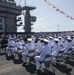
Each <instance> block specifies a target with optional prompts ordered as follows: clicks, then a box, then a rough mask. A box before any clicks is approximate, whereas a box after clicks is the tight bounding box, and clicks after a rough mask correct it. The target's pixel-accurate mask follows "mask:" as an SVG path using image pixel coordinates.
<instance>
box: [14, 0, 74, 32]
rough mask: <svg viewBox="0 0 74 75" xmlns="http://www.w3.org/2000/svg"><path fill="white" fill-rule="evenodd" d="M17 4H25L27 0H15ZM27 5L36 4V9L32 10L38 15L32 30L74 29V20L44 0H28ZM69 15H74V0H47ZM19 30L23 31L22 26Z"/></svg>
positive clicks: (33, 13)
mask: <svg viewBox="0 0 74 75" xmlns="http://www.w3.org/2000/svg"><path fill="white" fill-rule="evenodd" d="M15 1H16V3H17V5H19V4H21V6H24V4H25V0H15ZM26 1H27V5H30V6H36V9H35V10H34V11H32V12H31V15H33V16H36V17H37V21H36V22H35V23H34V25H33V26H32V28H34V29H33V30H32V31H34V32H48V31H49V32H52V31H58V25H59V31H72V30H74V20H71V19H70V18H67V17H65V16H64V15H63V14H61V13H58V12H56V9H55V8H53V7H52V6H51V5H48V4H46V3H45V2H44V0H26ZM47 1H48V2H50V3H51V4H53V5H54V6H56V7H57V8H59V9H60V10H62V11H63V12H65V13H66V14H67V15H70V16H71V17H74V0H47ZM22 17H23V16H22ZM18 31H23V29H22V27H19V28H18Z"/></svg>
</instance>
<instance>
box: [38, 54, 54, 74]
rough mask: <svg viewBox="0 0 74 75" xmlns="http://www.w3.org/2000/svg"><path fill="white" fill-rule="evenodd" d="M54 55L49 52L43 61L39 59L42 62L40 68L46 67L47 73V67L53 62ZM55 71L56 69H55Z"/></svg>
mask: <svg viewBox="0 0 74 75" xmlns="http://www.w3.org/2000/svg"><path fill="white" fill-rule="evenodd" d="M51 59H52V56H51V55H49V54H47V55H46V56H45V57H44V59H43V61H39V62H40V64H41V66H40V68H39V69H41V70H42V69H44V70H45V73H47V71H48V70H47V68H48V67H49V66H50V64H51V63H52V60H51ZM54 73H55V71H54Z"/></svg>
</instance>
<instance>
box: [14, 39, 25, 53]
mask: <svg viewBox="0 0 74 75" xmlns="http://www.w3.org/2000/svg"><path fill="white" fill-rule="evenodd" d="M23 51H24V50H23V46H22V42H21V41H20V39H17V41H16V43H15V49H14V50H13V54H14V53H15V52H18V53H19V54H21V53H22V52H23Z"/></svg>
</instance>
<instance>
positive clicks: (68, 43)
mask: <svg viewBox="0 0 74 75" xmlns="http://www.w3.org/2000/svg"><path fill="white" fill-rule="evenodd" d="M0 37H1V38H2V41H1V47H2V48H4V47H5V50H6V57H8V53H9V51H11V54H12V56H13V57H14V58H15V54H16V53H18V54H20V55H21V58H22V60H23V63H26V62H29V60H28V58H27V57H28V56H29V57H31V56H33V57H34V60H35V63H36V69H37V70H39V68H40V66H41V64H40V62H39V61H43V59H44V57H45V56H46V55H47V54H49V55H51V56H53V57H56V56H57V55H58V54H59V52H60V51H63V53H64V54H66V53H67V52H68V50H69V49H72V50H73V46H74V36H73V35H72V34H58V35H56V34H54V35H52V34H46V35H36V34H34V35H32V34H30V35H15V34H14V35H10V34H9V35H1V36H0ZM29 51H33V53H29ZM71 52H72V51H70V53H71ZM47 60H52V62H55V61H56V59H55V58H54V59H53V58H52V59H50V58H49V59H47Z"/></svg>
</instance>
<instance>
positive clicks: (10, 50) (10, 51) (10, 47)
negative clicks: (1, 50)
mask: <svg viewBox="0 0 74 75" xmlns="http://www.w3.org/2000/svg"><path fill="white" fill-rule="evenodd" d="M13 48H14V46H9V49H8V56H9V54H10V53H11V54H12V50H13Z"/></svg>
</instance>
